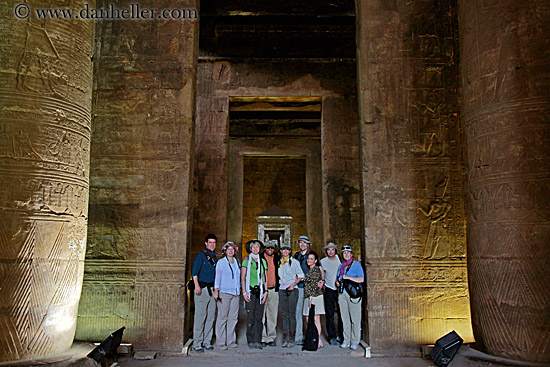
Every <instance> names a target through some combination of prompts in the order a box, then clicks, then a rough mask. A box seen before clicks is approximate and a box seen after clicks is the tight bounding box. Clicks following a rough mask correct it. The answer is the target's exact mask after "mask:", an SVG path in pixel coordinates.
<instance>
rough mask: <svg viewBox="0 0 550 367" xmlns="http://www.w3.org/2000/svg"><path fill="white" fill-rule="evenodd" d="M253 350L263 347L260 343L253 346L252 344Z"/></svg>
mask: <svg viewBox="0 0 550 367" xmlns="http://www.w3.org/2000/svg"><path fill="white" fill-rule="evenodd" d="M254 348H256V349H264V347H263V346H262V343H255V344H254Z"/></svg>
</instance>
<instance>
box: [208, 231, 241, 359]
mask: <svg viewBox="0 0 550 367" xmlns="http://www.w3.org/2000/svg"><path fill="white" fill-rule="evenodd" d="M238 252H239V248H238V247H237V245H235V244H234V243H233V242H231V241H229V242H226V243H225V245H224V246H223V248H222V255H224V257H223V258H222V259H220V260H219V261H218V262H217V263H216V279H215V281H214V298H215V299H216V301H217V303H218V319H217V321H216V343H217V344H218V346H219V347H220V349H221V350H227V349H228V348H237V337H236V334H235V327H236V326H237V321H238V320H239V300H240V297H239V296H240V294H241V285H240V283H241V267H240V265H239V260H237V258H236V257H235V255H236V254H237V253H238Z"/></svg>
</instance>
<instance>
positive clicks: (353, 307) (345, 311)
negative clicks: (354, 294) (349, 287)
mask: <svg viewBox="0 0 550 367" xmlns="http://www.w3.org/2000/svg"><path fill="white" fill-rule="evenodd" d="M361 304H362V299H361V298H357V299H351V298H350V297H349V295H348V292H346V291H344V292H343V293H340V294H339V295H338V306H340V314H341V315H342V323H343V324H344V343H348V344H356V345H359V339H360V338H361Z"/></svg>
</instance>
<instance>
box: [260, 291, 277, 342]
mask: <svg viewBox="0 0 550 367" xmlns="http://www.w3.org/2000/svg"><path fill="white" fill-rule="evenodd" d="M278 311H279V292H275V288H273V289H268V290H267V299H266V301H265V307H264V317H263V325H264V330H263V332H262V342H264V343H271V342H274V341H275V339H276V338H277V314H278Z"/></svg>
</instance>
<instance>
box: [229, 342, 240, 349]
mask: <svg viewBox="0 0 550 367" xmlns="http://www.w3.org/2000/svg"><path fill="white" fill-rule="evenodd" d="M238 346H239V345H238V344H237V343H231V344H229V348H232V349H233V348H237V347H238Z"/></svg>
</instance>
